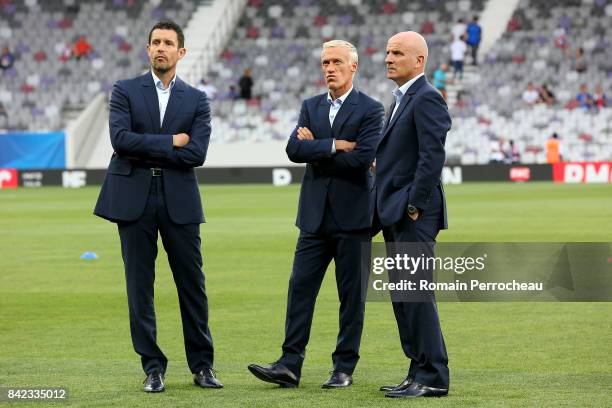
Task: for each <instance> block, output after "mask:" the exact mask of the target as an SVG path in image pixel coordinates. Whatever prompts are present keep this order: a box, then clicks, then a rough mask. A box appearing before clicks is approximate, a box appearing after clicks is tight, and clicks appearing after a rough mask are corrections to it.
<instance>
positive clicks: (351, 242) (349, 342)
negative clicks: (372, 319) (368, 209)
mask: <svg viewBox="0 0 612 408" xmlns="http://www.w3.org/2000/svg"><path fill="white" fill-rule="evenodd" d="M370 241H371V238H370V232H369V229H366V230H358V231H342V230H341V229H340V227H339V226H338V224H337V223H336V222H335V220H334V217H333V214H332V211H331V209H330V207H329V204H328V205H327V206H326V209H325V215H324V218H323V222H322V225H321V227H320V228H319V231H317V233H316V234H311V233H308V232H304V231H301V232H300V236H299V238H298V242H297V247H296V250H295V257H294V260H293V271H292V273H291V278H290V279H289V294H288V297H287V316H286V319H285V342H284V343H283V355H282V357H281V358H280V360H279V361H280V362H281V363H282V364H284V365H285V366H287V368H289V369H290V370H291V371H292V372H294V373H295V374H296V375H297V376H298V377H299V376H300V375H301V371H302V364H303V361H304V357H305V353H306V345H307V344H308V339H309V338H310V328H311V326H312V318H313V314H314V307H315V301H316V298H317V294H318V293H319V289H320V288H321V282H322V281H323V276H324V275H325V271H326V270H327V267H328V265H329V263H330V262H331V260H332V259H333V260H334V261H335V263H336V287H337V289H338V297H339V298H340V310H339V319H340V330H339V333H338V339H337V343H336V350H335V351H334V352H333V354H332V361H333V366H334V370H336V371H341V372H343V373H347V374H352V373H353V371H354V370H355V366H356V365H357V361H358V360H359V344H360V342H361V332H362V330H363V320H364V313H365V303H364V301H363V299H362V291H363V290H365V283H364V282H363V280H364V279H363V277H362V273H361V269H360V268H361V256H360V255H361V246H362V244H363V243H369V242H370ZM363 275H364V276H365V278H367V275H366V274H363Z"/></svg>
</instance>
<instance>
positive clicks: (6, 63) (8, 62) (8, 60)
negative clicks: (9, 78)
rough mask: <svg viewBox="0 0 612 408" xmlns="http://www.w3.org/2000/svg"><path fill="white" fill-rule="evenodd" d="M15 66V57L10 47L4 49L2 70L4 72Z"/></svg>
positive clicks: (0, 59)
mask: <svg viewBox="0 0 612 408" xmlns="http://www.w3.org/2000/svg"><path fill="white" fill-rule="evenodd" d="M13 64H15V55H14V54H13V53H12V52H11V50H10V49H9V47H4V48H3V49H2V55H0V68H1V69H2V70H3V71H6V70H7V69H9V68H11V67H12V66H13Z"/></svg>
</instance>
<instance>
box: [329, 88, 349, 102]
mask: <svg viewBox="0 0 612 408" xmlns="http://www.w3.org/2000/svg"><path fill="white" fill-rule="evenodd" d="M352 91H353V87H352V86H351V89H349V90H348V91H347V92H346V93H345V94H344V95H342V96H341V97H339V98H337V99H336V100H332V97H331V94H330V93H329V91H328V92H327V101H328V102H329V104H330V105H334V104H336V103H338V104H339V105H342V104H343V103H344V101H345V100H346V98H348V96H349V94H350V93H351V92H352Z"/></svg>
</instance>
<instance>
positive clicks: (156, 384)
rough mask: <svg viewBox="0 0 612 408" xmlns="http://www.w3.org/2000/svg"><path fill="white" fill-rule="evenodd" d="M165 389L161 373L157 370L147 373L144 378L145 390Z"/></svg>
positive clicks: (161, 390) (158, 390)
mask: <svg viewBox="0 0 612 408" xmlns="http://www.w3.org/2000/svg"><path fill="white" fill-rule="evenodd" d="M165 389H166V387H165V386H164V376H163V374H160V373H159V372H157V371H154V372H152V373H149V374H147V378H145V380H144V391H145V392H163V391H164V390H165Z"/></svg>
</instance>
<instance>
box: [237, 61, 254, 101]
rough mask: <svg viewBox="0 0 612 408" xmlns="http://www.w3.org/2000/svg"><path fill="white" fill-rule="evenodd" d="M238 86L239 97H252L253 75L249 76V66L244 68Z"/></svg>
mask: <svg viewBox="0 0 612 408" xmlns="http://www.w3.org/2000/svg"><path fill="white" fill-rule="evenodd" d="M238 86H239V87H240V98H241V99H251V98H252V97H253V94H252V90H253V77H252V76H251V70H250V69H249V68H247V69H245V70H244V74H243V75H242V77H240V80H239V81H238Z"/></svg>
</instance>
